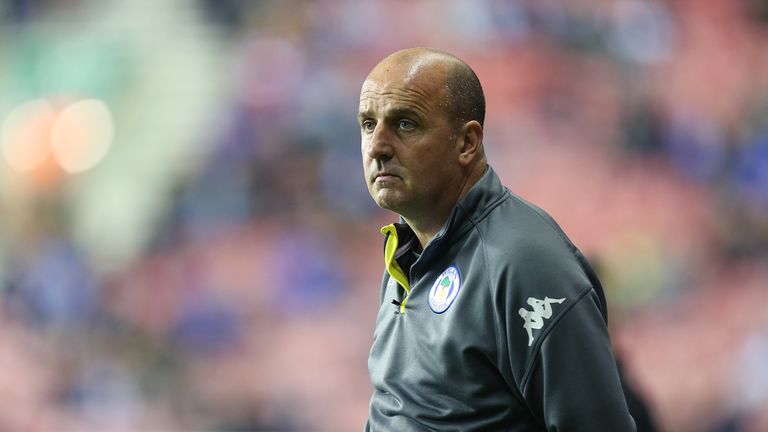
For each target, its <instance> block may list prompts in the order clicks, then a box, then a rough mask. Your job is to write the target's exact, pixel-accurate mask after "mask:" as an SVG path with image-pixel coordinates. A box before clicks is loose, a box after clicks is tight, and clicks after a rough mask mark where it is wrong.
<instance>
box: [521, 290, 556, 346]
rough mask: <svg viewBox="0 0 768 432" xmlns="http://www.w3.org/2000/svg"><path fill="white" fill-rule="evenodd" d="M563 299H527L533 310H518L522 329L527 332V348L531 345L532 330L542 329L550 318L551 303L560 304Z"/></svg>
mask: <svg viewBox="0 0 768 432" xmlns="http://www.w3.org/2000/svg"><path fill="white" fill-rule="evenodd" d="M564 301H565V299H564V298H560V299H551V298H549V297H544V300H539V299H537V298H533V297H528V300H527V301H526V302H527V303H528V304H529V305H530V306H531V307H532V308H533V310H528V309H526V308H520V310H518V311H517V313H519V314H520V317H521V318H522V319H523V328H524V329H525V330H526V331H527V332H528V346H531V345H532V344H533V330H534V329H536V330H540V329H541V328H542V327H544V320H545V319H550V318H552V303H557V304H560V303H562V302H564Z"/></svg>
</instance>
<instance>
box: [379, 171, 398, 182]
mask: <svg viewBox="0 0 768 432" xmlns="http://www.w3.org/2000/svg"><path fill="white" fill-rule="evenodd" d="M393 179H401V180H402V178H401V177H400V176H399V175H397V174H394V173H391V172H389V171H379V172H377V173H376V174H375V175H374V176H373V181H374V182H375V181H377V180H384V181H386V180H393Z"/></svg>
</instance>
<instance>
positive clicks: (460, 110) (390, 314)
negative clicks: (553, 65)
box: [359, 48, 635, 432]
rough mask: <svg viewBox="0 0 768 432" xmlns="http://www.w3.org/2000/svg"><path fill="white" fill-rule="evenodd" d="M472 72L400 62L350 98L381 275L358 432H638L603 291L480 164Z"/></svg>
mask: <svg viewBox="0 0 768 432" xmlns="http://www.w3.org/2000/svg"><path fill="white" fill-rule="evenodd" d="M484 116H485V99H484V96H483V91H482V88H481V86H480V82H479V81H478V79H477V76H476V75H475V73H474V72H473V71H472V70H471V69H470V68H469V66H467V65H466V64H465V63H464V62H462V61H461V60H459V59H458V58H456V57H454V56H452V55H450V54H448V53H445V52H442V51H438V50H434V49H428V48H413V49H407V50H403V51H398V52H396V53H394V54H392V55H390V56H389V57H387V58H385V59H384V60H383V61H382V62H381V63H379V64H378V65H377V66H376V67H375V68H374V69H373V71H372V72H371V73H370V74H369V75H368V77H367V79H366V80H365V82H364V83H363V87H362V90H361V93H360V111H359V123H360V128H361V136H362V144H361V151H362V157H363V165H364V171H365V179H366V182H367V185H368V190H369V192H370V194H371V196H372V197H373V199H374V201H375V202H376V203H377V204H378V205H379V206H381V207H383V208H386V209H389V210H392V211H394V212H396V213H398V214H399V215H400V216H401V218H400V222H399V223H396V224H392V225H388V226H385V227H384V228H382V230H381V232H382V233H383V234H384V235H385V236H386V240H385V248H384V256H385V267H386V272H385V274H384V277H383V281H382V292H381V307H380V309H379V313H378V316H377V319H376V330H375V334H374V339H373V347H372V348H371V353H370V358H369V364H368V366H369V370H370V376H371V380H372V383H373V387H374V393H373V397H372V399H371V406H370V415H369V418H368V422H367V424H366V428H365V429H366V431H375V432H378V431H386V432H407V431H424V430H436V431H464V432H468V431H483V432H487V431H515V432H517V431H584V432H587V431H589V432H600V431H611V432H623V431H634V430H635V424H634V421H633V419H632V417H631V416H630V414H629V413H628V411H627V405H626V402H625V399H624V396H623V394H622V389H621V383H620V381H619V377H618V374H617V371H616V364H615V361H614V358H613V354H612V352H611V345H610V340H609V337H608V332H607V329H606V321H605V315H606V313H605V300H604V297H603V293H602V288H601V287H600V283H599V281H598V280H597V278H596V277H595V276H594V272H593V271H592V269H591V268H590V267H589V265H588V264H587V262H586V260H585V259H584V257H583V256H582V255H581V253H580V252H579V251H578V250H577V249H576V247H574V246H573V244H571V242H570V241H569V240H568V238H567V237H566V236H565V234H564V233H563V232H562V231H561V230H560V228H559V227H558V226H557V225H556V224H555V222H554V221H553V220H552V219H551V218H550V217H549V216H548V215H547V214H546V213H544V212H543V211H542V210H540V209H538V208H537V207H534V206H533V205H531V204H529V203H527V202H525V201H523V200H522V199H520V198H519V197H517V196H515V195H514V194H512V193H511V192H510V191H509V190H508V189H506V188H505V187H503V186H502V185H501V183H500V181H499V178H498V177H497V176H496V174H495V173H494V171H493V170H492V169H491V168H490V167H489V166H488V165H487V162H486V158H485V154H484V152H483V119H484Z"/></svg>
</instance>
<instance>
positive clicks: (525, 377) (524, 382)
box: [520, 285, 592, 392]
mask: <svg viewBox="0 0 768 432" xmlns="http://www.w3.org/2000/svg"><path fill="white" fill-rule="evenodd" d="M590 291H592V286H591V285H588V286H587V287H586V288H584V290H583V291H582V292H581V293H580V294H579V295H578V296H577V297H576V299H574V301H573V302H571V304H570V305H568V307H567V308H566V309H565V310H563V311H561V312H560V313H559V314H557V316H556V317H554V319H553V320H552V322H551V323H550V325H548V326H547V328H546V329H544V331H543V332H542V333H541V334H540V335H539V337H538V338H537V340H536V342H535V344H534V346H533V355H532V356H531V359H530V361H529V363H528V366H527V367H526V370H525V373H524V374H523V378H522V381H521V383H520V384H521V387H520V388H521V391H523V392H525V388H526V387H527V386H528V381H529V380H530V379H531V375H532V374H533V370H534V369H536V365H537V364H538V362H539V354H540V350H541V345H542V344H543V343H544V341H545V340H546V339H547V336H549V334H550V333H552V330H553V329H554V328H555V327H556V326H557V324H559V323H560V320H562V319H563V317H564V316H565V315H567V314H568V313H569V312H570V311H571V310H573V308H574V307H575V306H576V304H578V303H579V302H580V301H582V300H583V299H584V297H585V296H586V295H587V294H588V293H589V292H590Z"/></svg>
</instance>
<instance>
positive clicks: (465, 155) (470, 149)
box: [456, 120, 483, 167]
mask: <svg viewBox="0 0 768 432" xmlns="http://www.w3.org/2000/svg"><path fill="white" fill-rule="evenodd" d="M456 145H457V146H458V147H459V165H461V166H462V167H467V166H470V165H471V164H472V162H474V161H475V160H476V159H477V158H478V157H482V155H483V127H482V126H481V125H480V123H479V122H478V121H476V120H471V121H468V122H466V123H464V126H462V127H461V130H460V131H459V135H458V136H457V137H456Z"/></svg>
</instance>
